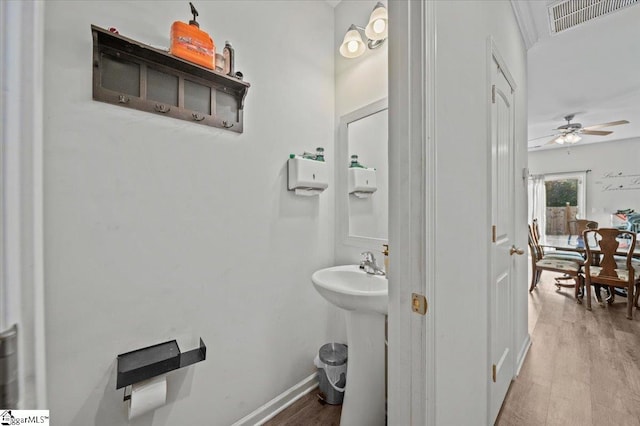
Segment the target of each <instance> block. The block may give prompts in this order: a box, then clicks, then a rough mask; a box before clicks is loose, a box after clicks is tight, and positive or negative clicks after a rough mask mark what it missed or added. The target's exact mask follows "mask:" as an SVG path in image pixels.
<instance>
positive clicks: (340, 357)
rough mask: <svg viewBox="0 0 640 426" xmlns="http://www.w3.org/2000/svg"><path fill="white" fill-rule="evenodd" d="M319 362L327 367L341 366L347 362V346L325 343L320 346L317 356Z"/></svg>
mask: <svg viewBox="0 0 640 426" xmlns="http://www.w3.org/2000/svg"><path fill="white" fill-rule="evenodd" d="M318 355H319V357H320V361H322V362H324V363H325V364H327V365H342V364H344V363H345V362H347V345H343V344H342V343H327V344H326V345H322V347H321V348H320V353H319V354H318Z"/></svg>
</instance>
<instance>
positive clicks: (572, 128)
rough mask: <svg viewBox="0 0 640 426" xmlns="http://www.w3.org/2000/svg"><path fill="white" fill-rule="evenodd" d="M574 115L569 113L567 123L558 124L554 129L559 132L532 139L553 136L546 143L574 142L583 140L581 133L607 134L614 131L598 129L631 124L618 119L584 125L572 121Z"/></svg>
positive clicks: (561, 143)
mask: <svg viewBox="0 0 640 426" xmlns="http://www.w3.org/2000/svg"><path fill="white" fill-rule="evenodd" d="M574 116H575V114H569V115H567V116H565V117H564V119H565V120H567V124H563V125H562V126H558V127H557V128H556V129H554V130H557V131H558V133H556V134H553V135H547V136H542V137H539V138H535V139H531V140H536V139H542V138H548V137H550V136H553V139H551V140H550V141H549V142H547V143H546V144H545V145H549V144H559V145H563V144H574V143H576V142H580V140H582V137H580V135H594V136H607V135H610V134H611V133H613V132H611V131H608V130H598V129H601V128H603V127H610V126H618V125H620V124H629V122H628V121H627V120H618V121H611V122H609V123H602V124H596V125H593V126H587V127H582V124H580V123H572V122H571V120H573V117H574Z"/></svg>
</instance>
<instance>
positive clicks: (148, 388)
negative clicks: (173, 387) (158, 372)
mask: <svg viewBox="0 0 640 426" xmlns="http://www.w3.org/2000/svg"><path fill="white" fill-rule="evenodd" d="M166 401H167V376H158V377H154V378H152V379H149V380H145V381H144V382H139V383H134V384H133V385H131V399H130V400H129V401H128V404H129V407H128V411H129V419H132V418H134V417H137V416H139V415H141V414H144V413H148V412H149V411H152V410H155V409H156V408H158V407H161V406H163V405H164V404H165V402H166Z"/></svg>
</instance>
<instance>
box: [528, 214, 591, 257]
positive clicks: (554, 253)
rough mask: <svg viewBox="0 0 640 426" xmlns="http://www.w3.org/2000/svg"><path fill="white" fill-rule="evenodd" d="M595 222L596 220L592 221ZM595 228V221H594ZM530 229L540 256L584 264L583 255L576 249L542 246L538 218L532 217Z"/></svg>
mask: <svg viewBox="0 0 640 426" xmlns="http://www.w3.org/2000/svg"><path fill="white" fill-rule="evenodd" d="M593 223H596V222H593ZM596 228H597V223H596ZM531 230H532V231H533V241H534V243H535V244H536V245H537V246H538V250H539V251H540V253H542V257H546V258H549V259H551V258H553V259H562V260H571V261H574V262H578V263H579V264H580V265H583V264H584V257H583V256H582V254H581V253H580V252H577V251H569V250H557V249H556V250H545V248H544V247H542V246H541V245H540V228H539V226H538V219H533V221H532V222H531Z"/></svg>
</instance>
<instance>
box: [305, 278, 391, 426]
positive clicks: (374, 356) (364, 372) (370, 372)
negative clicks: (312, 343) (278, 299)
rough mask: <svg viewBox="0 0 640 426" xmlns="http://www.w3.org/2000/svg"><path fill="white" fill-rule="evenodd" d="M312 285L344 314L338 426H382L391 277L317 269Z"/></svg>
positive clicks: (383, 421) (383, 419)
mask: <svg viewBox="0 0 640 426" xmlns="http://www.w3.org/2000/svg"><path fill="white" fill-rule="evenodd" d="M311 281H313V285H314V287H315V288H316V290H317V291H318V293H320V294H321V295H322V297H324V298H325V299H326V300H328V301H329V302H331V303H332V304H334V305H335V306H337V307H339V308H341V309H344V310H345V311H346V320H347V344H348V346H349V353H348V361H347V363H348V364H347V385H346V389H345V393H344V402H343V404H342V414H341V416H340V425H341V426H362V425H367V426H378V425H380V426H384V424H385V369H384V354H385V346H384V325H385V315H386V314H387V305H388V302H389V293H388V282H387V279H386V278H385V277H384V276H380V275H371V274H367V273H366V272H364V271H362V270H360V268H359V267H358V265H346V266H334V267H332V268H327V269H321V270H319V271H316V272H314V274H313V275H312V276H311Z"/></svg>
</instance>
